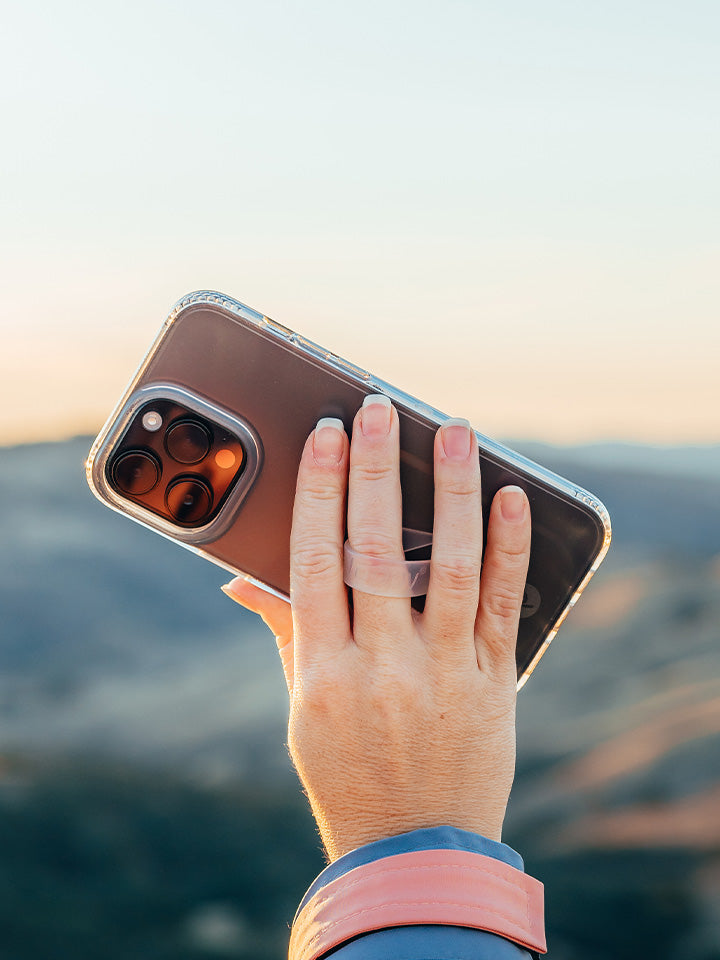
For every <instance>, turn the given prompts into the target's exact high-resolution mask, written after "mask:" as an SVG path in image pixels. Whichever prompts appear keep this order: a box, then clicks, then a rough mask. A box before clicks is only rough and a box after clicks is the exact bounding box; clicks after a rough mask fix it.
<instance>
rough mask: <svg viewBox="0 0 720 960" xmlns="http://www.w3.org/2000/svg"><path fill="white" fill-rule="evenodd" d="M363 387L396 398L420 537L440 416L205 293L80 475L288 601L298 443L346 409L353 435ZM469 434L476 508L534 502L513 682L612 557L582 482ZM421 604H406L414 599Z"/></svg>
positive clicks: (139, 375)
mask: <svg viewBox="0 0 720 960" xmlns="http://www.w3.org/2000/svg"><path fill="white" fill-rule="evenodd" d="M371 393H384V394H386V395H387V396H389V397H390V398H391V400H392V402H393V404H394V406H395V407H396V409H397V412H398V416H399V420H400V445H401V452H400V478H401V485H402V490H403V528H404V529H405V530H406V531H411V532H412V533H413V535H414V536H416V538H417V535H418V533H419V534H423V533H425V534H427V537H426V538H425V541H426V542H427V541H429V539H430V535H431V531H432V522H433V441H434V435H435V432H436V430H437V428H438V426H439V425H440V424H442V423H443V421H444V420H446V419H447V416H446V415H445V414H443V413H441V412H440V411H439V410H435V409H434V408H432V407H430V406H428V405H427V404H425V403H423V402H421V401H420V400H417V399H415V398H414V397H411V396H409V395H407V394H405V393H403V392H402V391H400V390H397V389H396V388H394V387H392V386H391V385H390V384H388V383H385V382H384V381H382V380H380V379H378V378H377V377H374V376H373V375H372V374H370V373H368V372H367V371H366V370H362V369H361V368H360V367H357V366H355V364H353V363H350V362H348V361H347V360H343V359H342V358H341V357H339V356H337V355H336V354H334V353H331V352H330V351H329V350H325V349H324V348H323V347H320V346H318V345H317V344H316V343H313V342H312V341H310V340H307V339H306V338H305V337H302V336H300V335H299V334H297V333H294V332H293V331H292V330H289V329H288V328H287V327H284V326H282V324H279V323H276V322H275V321H274V320H271V319H269V318H268V317H266V316H264V315H263V314H261V313H258V312H257V311H255V310H253V309H251V308H250V307H248V306H245V304H242V303H240V302H239V301H237V300H233V299H232V298H231V297H227V296H225V295H223V294H221V293H215V292H212V291H200V292H196V293H191V294H189V295H188V296H186V297H184V298H183V299H182V300H180V301H178V303H177V304H176V305H175V306H174V307H173V309H172V311H171V312H170V315H169V316H168V318H167V320H166V321H165V322H164V324H163V325H162V327H161V329H160V332H159V334H158V336H157V338H156V339H155V342H154V343H153V344H152V346H151V347H150V349H149V351H148V353H147V354H146V356H145V358H144V359H143V361H142V363H141V364H140V367H139V368H138V370H137V372H136V374H135V376H134V377H133V379H132V380H131V382H130V384H129V385H128V387H127V389H126V391H125V393H124V395H123V396H122V397H121V399H120V401H119V402H118V404H117V407H116V408H115V410H114V411H113V412H112V414H111V415H110V417H109V419H108V421H107V423H106V424H105V426H104V427H103V429H102V430H101V431H100V434H99V435H98V437H97V439H96V440H95V442H94V443H93V445H92V449H91V450H90V453H89V456H88V459H87V463H86V472H87V478H88V482H89V484H90V487H91V489H92V491H93V492H94V493H95V495H96V496H97V497H98V498H99V499H100V500H101V501H102V502H103V503H105V504H107V505H108V506H109V507H111V508H113V509H114V510H117V511H119V512H120V513H123V514H126V515H127V516H129V517H131V518H133V519H134V520H136V521H138V522H139V523H142V524H143V525H144V526H146V527H149V528H151V529H152V530H155V531H157V532H158V533H160V534H163V535H164V536H166V537H168V538H169V539H171V540H173V541H175V542H176V543H179V544H181V545H183V546H184V547H186V548H188V549H190V550H193V551H194V552H195V553H197V554H199V555H200V556H202V557H205V558H206V559H208V560H211V561H212V562H214V563H216V564H218V565H219V566H220V567H223V568H224V569H225V570H228V571H230V572H231V573H233V574H243V575H245V576H248V577H250V578H251V579H253V580H254V581H255V582H256V583H258V584H259V585H260V586H261V587H263V588H264V589H265V590H268V591H270V592H271V593H274V594H276V595H279V596H282V597H284V598H286V599H287V598H288V597H289V589H290V587H289V576H290V555H289V542H290V526H291V520H292V508H293V499H294V495H295V481H296V477H297V469H298V464H299V461H300V454H301V452H302V449H303V445H304V443H305V440H306V439H307V436H308V435H309V434H310V432H311V431H312V430H313V428H314V426H315V424H316V423H317V421H318V420H319V419H320V418H321V417H339V418H340V419H341V420H342V421H343V423H344V424H345V428H346V430H347V431H348V434H350V431H351V428H352V422H353V417H354V416H355V413H356V412H357V410H358V408H359V407H360V406H361V405H362V402H363V399H364V398H365V396H367V395H368V394H371ZM477 438H478V442H479V448H480V462H481V469H482V488H483V514H484V516H485V518H487V515H488V511H489V506H490V502H491V500H492V498H493V496H494V495H495V493H496V492H497V491H498V490H499V489H500V487H502V486H505V485H506V484H517V485H518V486H521V487H522V488H523V489H524V490H525V492H526V493H527V496H528V498H529V501H530V507H531V511H532V550H531V556H530V566H529V571H528V577H527V585H526V588H525V596H524V598H523V606H522V614H521V620H520V628H519V634H518V644H517V672H518V686H522V685H523V684H524V683H525V682H526V681H527V679H528V677H529V676H530V674H531V673H532V671H533V670H534V668H535V667H536V665H537V663H538V662H539V660H540V658H541V657H542V655H543V653H544V652H545V650H546V649H547V647H548V645H549V644H550V641H551V640H552V638H553V637H554V636H555V634H556V632H557V630H558V628H559V626H560V624H561V623H562V621H563V620H564V618H565V616H566V615H567V613H568V611H569V610H570V608H571V607H572V606H573V605H574V604H575V602H576V601H577V599H578V597H579V596H580V594H581V593H582V591H583V589H584V588H585V586H586V584H587V583H588V581H589V579H590V577H591V576H592V574H593V573H594V572H595V570H597V568H598V566H599V564H600V562H601V561H602V559H603V557H604V556H605V554H606V552H607V550H608V547H609V545H610V536H611V533H610V518H609V516H608V513H607V510H606V509H605V507H604V506H603V504H602V503H601V502H600V501H599V500H598V499H597V497H595V496H593V495H592V494H591V493H588V492H587V491H586V490H583V489H581V488H580V487H578V486H576V485H575V484H574V483H571V482H570V481H568V480H565V479H563V478H562V477H560V476H558V475H556V474H554V473H552V472H550V471H549V470H546V469H544V468H543V467H541V466H539V465H538V464H536V463H533V462H532V461H530V460H528V459H526V458H525V457H522V456H521V455H520V454H517V453H515V452H513V451H512V450H510V449H508V448H507V447H504V446H502V445H501V444H499V443H496V442H495V441H493V440H490V439H489V438H487V437H485V436H483V435H482V434H480V433H478V434H477ZM486 522H487V520H486ZM425 549H427V548H425ZM425 556H426V555H425ZM407 557H408V559H423V558H424V555H423V553H422V551H421V550H420V551H418V550H415V551H414V552H409V553H408V554H407ZM423 602H424V601H423V598H415V599H414V600H413V603H414V604H415V605H416V606H418V607H419V608H422V604H423Z"/></svg>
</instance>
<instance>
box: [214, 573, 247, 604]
mask: <svg viewBox="0 0 720 960" xmlns="http://www.w3.org/2000/svg"><path fill="white" fill-rule="evenodd" d="M238 582H239V583H246V582H247V579H246V577H235V578H234V579H233V580H231V581H230V582H229V583H224V584H223V585H222V586H221V587H220V589H221V590H222V592H223V593H224V594H225V596H226V597H230V599H231V600H237V597H236V596H235V592H234V590H233V587H234V586H235V584H236V583H238Z"/></svg>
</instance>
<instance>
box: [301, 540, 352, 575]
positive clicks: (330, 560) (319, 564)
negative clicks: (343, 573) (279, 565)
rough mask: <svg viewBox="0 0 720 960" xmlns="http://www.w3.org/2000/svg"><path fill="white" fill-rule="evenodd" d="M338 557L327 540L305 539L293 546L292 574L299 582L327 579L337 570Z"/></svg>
mask: <svg viewBox="0 0 720 960" xmlns="http://www.w3.org/2000/svg"><path fill="white" fill-rule="evenodd" d="M339 563H340V557H339V554H338V552H337V550H335V549H334V548H332V547H331V546H330V545H329V544H328V542H327V538H321V537H318V538H316V539H310V538H308V539H305V540H303V541H301V542H300V543H296V544H295V549H294V550H293V555H292V562H291V566H292V574H293V577H295V578H298V579H300V580H316V579H317V578H327V577H328V576H329V575H330V574H331V573H334V572H335V571H336V570H337V569H338V565H339Z"/></svg>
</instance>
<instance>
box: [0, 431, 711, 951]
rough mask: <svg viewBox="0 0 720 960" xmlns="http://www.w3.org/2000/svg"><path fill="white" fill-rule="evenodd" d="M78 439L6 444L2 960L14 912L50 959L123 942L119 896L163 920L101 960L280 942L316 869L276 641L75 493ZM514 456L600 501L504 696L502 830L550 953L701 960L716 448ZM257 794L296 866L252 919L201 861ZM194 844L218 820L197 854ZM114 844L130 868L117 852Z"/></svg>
mask: <svg viewBox="0 0 720 960" xmlns="http://www.w3.org/2000/svg"><path fill="white" fill-rule="evenodd" d="M89 445H90V441H89V439H86V438H77V439H75V440H72V441H68V442H65V443H58V444H38V445H29V446H20V447H15V448H4V449H0V543H1V544H2V547H3V549H2V551H1V552H0V749H2V751H3V752H4V754H5V757H6V759H5V766H4V768H3V769H2V770H0V809H2V810H3V811H4V812H3V817H4V818H5V820H4V823H5V825H6V832H7V830H9V831H10V834H9V836H11V838H12V840H10V839H8V840H7V843H5V841H3V844H2V845H3V848H4V849H5V850H6V857H5V859H4V861H3V863H4V866H3V869H2V870H0V883H2V884H3V886H4V888H5V889H6V890H7V891H10V890H12V889H15V888H14V887H13V882H14V881H13V878H14V877H15V878H17V874H18V871H20V874H21V876H22V882H21V887H20V889H21V890H23V891H25V892H26V893H27V891H33V890H34V889H35V890H36V893H35V894H33V895H32V896H27V895H25V894H23V896H22V897H19V896H14V895H13V896H11V897H10V899H9V900H7V906H6V908H5V910H4V911H0V922H2V925H3V930H6V929H7V930H9V934H8V936H9V937H10V939H9V940H8V941H7V943H8V944H15V943H17V945H18V946H17V947H10V946H8V949H9V950H11V952H10V953H7V954H3V952H2V950H1V949H0V957H2V956H5V955H7V956H12V957H22V958H25V957H27V958H30V957H35V956H41V955H43V956H46V955H47V952H48V951H47V950H45V952H44V953H43V951H42V949H41V944H40V940H41V939H42V937H40V939H38V936H35V938H34V940H33V941H32V942H33V943H37V947H36V948H35V947H26V948H25V950H24V952H23V948H22V947H21V946H20V944H22V943H26V944H27V943H29V942H30V941H29V940H27V939H25V940H23V936H25V935H24V934H23V933H22V931H23V930H25V929H26V928H27V929H29V928H30V927H31V926H32V924H33V921H32V917H31V915H30V914H31V913H32V910H33V906H32V904H33V903H36V905H37V904H41V905H43V904H44V906H43V910H44V911H45V912H44V913H43V917H44V919H43V921H42V923H43V927H42V929H43V930H44V931H45V933H44V936H45V937H46V939H47V938H51V935H52V937H54V938H55V941H56V942H57V943H59V944H64V945H65V946H63V947H62V949H58V950H56V951H54V952H53V956H57V957H61V956H65V955H67V956H70V955H71V954H72V955H73V956H74V957H84V956H86V955H87V956H88V957H90V956H97V955H100V954H99V953H98V952H97V949H95V952H94V953H93V949H94V948H93V946H92V944H93V937H101V936H104V935H105V934H103V930H106V931H107V930H109V929H111V928H112V929H113V930H116V929H117V926H118V919H117V917H118V916H119V915H120V914H118V912H117V910H116V907H117V904H118V903H120V902H122V903H123V904H125V905H126V908H127V909H131V908H132V909H133V910H135V911H136V913H137V918H138V919H137V922H138V923H140V924H141V925H142V924H149V927H148V929H150V928H152V929H153V930H154V931H155V933H154V934H153V936H152V937H150V936H149V935H147V936H145V937H144V938H143V937H140V939H139V940H138V939H137V938H136V940H135V941H133V943H134V945H133V944H131V943H130V941H127V943H126V942H125V941H124V940H122V936H124V934H123V935H122V936H120V935H119V936H120V939H119V940H117V941H116V953H114V954H112V956H118V957H121V956H133V957H137V958H138V960H144V958H145V957H158V958H160V957H165V956H168V957H170V956H173V957H193V958H194V957H198V958H199V957H209V956H212V955H219V954H223V953H224V955H225V956H237V957H245V956H247V957H250V956H253V957H255V958H262V957H264V956H268V957H271V956H274V957H280V956H282V944H283V943H284V939H283V938H284V933H283V931H286V927H284V924H287V923H288V922H290V920H291V919H292V909H294V905H295V901H294V900H293V898H294V897H296V896H297V897H299V896H300V894H301V893H302V889H301V888H302V883H303V881H302V876H303V874H304V877H305V880H304V882H306V883H309V882H310V880H311V879H312V877H313V876H314V871H315V870H316V869H318V867H319V862H318V856H317V842H316V841H315V837H314V833H313V828H312V825H311V821H310V819H309V816H308V814H307V811H305V810H304V800H303V798H302V797H301V796H300V794H299V790H298V786H297V781H296V779H295V776H294V774H293V772H292V770H291V768H290V764H289V761H288V758H287V754H286V751H285V748H284V737H285V723H286V716H287V704H286V693H285V688H284V682H283V678H282V671H281V669H280V665H279V660H278V658H277V654H276V652H275V649H274V642H273V639H272V637H271V636H270V634H269V633H268V632H267V630H266V629H265V628H264V627H263V625H262V624H261V623H260V622H259V621H258V620H257V619H256V618H254V617H252V616H251V615H249V614H246V613H245V612H244V611H242V610H240V609H239V608H238V607H237V606H236V605H234V604H232V603H231V602H230V601H228V600H227V599H226V598H224V597H223V596H222V595H221V594H220V593H219V591H218V586H219V585H220V584H221V583H223V582H224V581H225V580H226V579H227V576H226V574H225V573H224V572H223V571H222V570H220V569H219V568H216V567H214V566H213V565H211V564H209V563H206V562H204V561H202V560H200V559H198V558H197V557H195V556H193V555H192V554H190V553H189V552H187V551H184V550H181V549H178V548H177V547H176V546H174V545H171V544H169V543H168V542H167V541H165V540H163V539H162V538H160V537H158V536H156V535H155V534H153V533H151V532H150V531H147V530H145V529H144V528H142V527H140V526H139V525H137V524H134V523H131V522H129V521H127V520H126V519H125V518H122V517H120V516H118V515H116V514H114V513H112V512H111V511H109V510H107V509H106V508H104V507H103V506H101V505H100V504H99V503H98V502H97V501H96V500H95V499H94V498H93V497H92V495H91V494H90V492H89V490H88V488H87V485H86V483H85V478H84V469H83V461H84V457H85V455H86V453H87V450H88V448H89ZM517 449H520V450H521V452H523V453H525V454H526V455H528V456H530V457H532V458H534V459H537V460H538V461H539V462H541V463H543V464H544V465H546V466H549V467H551V468H552V469H555V470H558V471H559V472H561V473H563V474H564V475H566V476H568V477H569V478H571V479H572V480H574V481H576V482H578V483H580V484H582V485H583V486H586V487H588V488H589V489H590V490H592V491H593V492H594V493H596V494H597V495H598V496H600V498H601V499H602V500H603V501H604V502H605V504H606V505H607V507H608V509H609V511H610V514H611V517H612V519H613V532H614V538H613V546H612V548H611V551H610V554H609V555H608V558H607V560H606V561H605V563H604V564H603V566H602V567H601V569H600V571H599V573H598V574H597V575H596V577H595V579H594V581H593V582H592V584H591V585H590V587H589V588H588V591H587V593H586V595H585V596H584V597H583V598H582V600H581V601H580V603H579V604H578V606H577V607H576V608H575V609H574V610H573V611H572V613H571V615H570V617H569V618H568V620H567V621H566V623H565V625H564V626H563V627H562V629H561V631H560V633H559V635H558V637H557V638H556V640H555V641H554V642H553V646H552V648H551V650H550V651H549V653H548V654H547V655H546V657H545V659H544V660H543V662H542V664H541V665H540V666H539V667H538V669H537V671H536V673H535V674H534V675H533V677H532V679H531V680H530V682H529V683H528V684H527V686H526V687H525V688H524V690H523V691H522V693H521V695H520V698H519V708H518V713H519V733H518V740H519V757H518V777H517V782H516V787H515V790H514V792H513V796H512V799H511V806H510V810H509V815H508V821H507V840H508V842H509V843H511V844H513V845H515V846H516V847H517V848H518V849H519V850H520V851H521V852H522V853H523V855H524V856H525V858H526V862H527V865H528V869H529V870H530V871H531V872H533V873H534V874H535V875H536V876H539V877H540V878H541V879H543V880H544V881H545V882H546V886H547V906H548V933H549V941H550V945H551V953H550V956H551V957H552V958H555V960H574V958H578V960H580V958H582V960H594V958H598V960H599V958H601V957H602V958H605V957H608V956H612V957H616V958H624V957H637V956H653V957H656V958H659V960H664V958H667V960H674V958H681V957H682V958H683V960H718V958H720V919H719V918H720V447H714V448H688V449H676V450H658V449H654V448H641V447H629V446H626V445H603V446H600V447H589V448H577V449H572V448H552V447H547V446H543V445H538V444H522V445H517ZM258 797H261V798H262V799H261V800H260V801H258ZM153 798H154V799H153ZM148 805H149V807H148ZM228 805H229V806H228ZM148 809H150V810H151V812H148ZM218 809H222V810H223V811H225V812H224V813H223V814H222V817H221V821H222V824H223V827H222V831H221V834H222V837H224V839H222V838H221V837H220V836H219V835H218V833H217V831H215V832H214V833H213V829H214V828H213V827H212V826H211V825H212V823H214V822H215V821H216V818H217V816H220V814H218V813H217V811H218ZM228 809H235V810H237V813H238V816H237V820H236V821H234V819H233V817H232V816H231V815H228V814H227V811H228ZM276 809H277V811H278V813H277V815H278V817H282V818H283V819H284V820H285V821H286V822H288V823H290V822H292V823H293V824H295V825H296V827H297V829H296V830H295V836H296V840H295V841H294V842H296V843H297V847H296V857H297V864H296V866H297V867H298V869H296V870H293V871H292V876H290V875H288V876H285V875H284V872H283V869H282V865H281V862H280V861H281V859H282V858H281V857H280V860H278V866H277V868H276V867H272V868H271V867H268V869H267V870H266V871H265V873H263V877H264V878H265V879H262V880H258V883H266V884H267V895H268V897H269V898H270V899H272V900H273V902H274V903H275V904H276V907H277V909H276V912H275V913H273V912H272V911H270V912H269V913H268V914H267V915H266V914H262V916H260V915H259V914H258V915H257V916H255V913H254V911H255V910H256V908H255V907H252V906H249V905H248V903H250V901H248V902H247V903H245V904H244V905H243V902H240V901H242V900H243V898H246V897H247V896H248V895H247V892H245V893H244V892H243V890H245V888H244V887H243V886H242V884H240V885H239V886H238V877H237V876H235V875H233V872H232V871H228V869H227V862H226V860H223V858H222V856H221V854H220V852H219V851H220V850H221V849H222V848H223V845H224V844H226V845H229V847H230V848H231V849H237V850H238V851H240V850H242V851H244V853H243V854H242V857H240V854H238V856H239V857H240V859H241V860H242V869H243V871H246V872H247V871H252V870H253V869H254V867H253V863H254V861H255V859H256V858H262V857H263V856H264V855H265V854H264V852H263V844H262V842H261V841H259V840H258V838H261V837H263V836H265V835H267V834H268V831H270V832H272V827H271V826H269V821H268V819H267V818H266V819H265V820H263V819H262V817H261V811H262V810H264V811H266V812H267V811H270V810H276ZM152 811H154V812H152ZM213 811H214V812H213ZM148 818H149V819H148ZM153 818H154V819H153ZM151 822H152V823H153V824H155V826H154V827H152V828H151V827H150V826H148V824H149V823H151ZM8 824H12V827H8V826H7V825H8ZM65 828H67V836H64V832H65ZM193 831H195V832H196V834H197V835H200V834H203V835H205V834H208V835H209V834H212V837H213V839H212V840H208V842H207V843H206V844H205V846H204V848H203V849H204V853H202V854H200V853H199V848H198V846H197V843H196V842H195V841H193V840H192V834H193ZM223 831H224V832H223ZM124 836H127V837H130V838H132V837H135V838H136V839H135V841H133V842H134V843H135V847H133V849H134V850H135V853H134V854H133V855H132V856H128V857H124V856H120V853H119V851H121V850H122V838H123V837H124ZM138 838H140V839H138ZM143 838H144V839H143ZM141 840H142V842H141ZM290 842H293V841H292V840H291V841H290ZM143 843H144V844H145V846H144V847H143ZM274 849H275V848H272V850H271V849H270V848H268V851H267V857H268V860H267V863H268V864H269V863H271V862H272V863H275V861H274V860H273V857H276V856H278V857H279V856H280V854H279V853H276V852H273V850H274ZM88 851H90V852H88ZM213 851H215V853H213ZM103 857H104V859H103ZM213 857H215V858H216V859H217V861H218V875H217V876H216V878H215V880H214V881H212V880H211V879H210V874H211V873H212V863H213V862H214V860H213ZM133 858H134V859H133ZM143 858H145V859H144V860H143ZM199 861H202V864H203V866H202V870H203V871H205V873H203V876H204V877H205V880H204V881H203V883H204V886H203V885H202V884H201V885H200V886H198V887H194V886H193V884H192V883H188V884H186V885H185V886H182V885H180V887H182V889H181V888H180V887H178V885H177V884H176V885H175V886H174V887H173V891H174V892H173V894H172V896H170V895H169V899H168V900H167V901H164V902H163V903H160V902H157V903H156V900H157V890H156V881H157V882H158V883H159V882H160V880H159V879H158V878H160V877H162V876H164V875H165V873H164V872H167V870H168V869H169V868H168V863H170V862H173V863H174V864H175V867H174V870H175V872H176V873H177V871H180V872H181V873H182V872H183V871H186V870H187V871H190V873H192V871H193V869H195V868H194V867H193V864H197V863H199ZM78 864H79V865H78ZM305 867H306V869H304V868H305ZM208 871H209V872H208ZM171 872H172V871H171ZM206 874H207V876H206ZM70 876H72V877H73V878H74V879H73V882H72V883H70V882H69V879H68V878H69V877H70ZM82 877H86V881H83V880H82ZM93 877H94V878H95V879H94V880H93ZM98 878H100V879H98ZM149 878H150V879H149ZM153 878H155V879H153ZM285 881H287V882H285ZM98 883H100V886H101V887H102V885H103V884H106V885H107V897H108V898H109V900H108V902H107V903H104V906H102V909H101V908H100V907H98V910H97V914H96V915H97V922H94V923H90V922H89V921H88V922H87V923H85V924H80V925H79V926H77V924H76V927H73V926H72V924H71V928H72V929H69V928H68V927H67V920H66V919H63V918H67V917H68V916H70V915H77V911H78V910H82V905H83V903H84V902H85V901H84V898H86V897H96V898H97V897H98V896H99V894H98V889H99V888H98ZM201 888H202V889H201ZM38 891H41V895H40V894H39V893H38ZM53 891H54V892H53ZM60 891H64V894H63V896H64V897H65V899H64V900H63V902H64V903H65V904H66V906H65V908H64V909H63V910H56V909H54V908H53V906H52V904H53V903H54V902H55V901H54V898H55V897H57V896H59V892H60ZM73 897H75V900H73V899H72V898H73ZM173 897H174V899H173ZM68 898H69V899H68ZM113 898H115V900H113ZM117 898H119V900H118V899H117ZM0 899H2V898H0ZM21 901H22V903H24V904H25V906H24V907H23V906H21ZM108 903H109V904H110V905H109V906H108ZM11 904H12V905H13V906H11ZM142 904H145V906H144V907H143V906H142ZM153 904H155V906H153ZM38 909H40V908H39V907H38ZM23 911H25V912H23ZM28 911H30V913H28ZM248 911H249V913H248ZM120 912H122V911H120ZM2 913H4V914H5V915H4V916H2ZM103 918H104V919H103ZM188 918H189V919H188ZM193 918H194V919H193ZM198 918H199V919H198ZM35 919H36V920H37V917H36V918H35ZM64 923H65V926H63V924H64ZM8 924H9V926H8ZM103 924H105V927H103ZM273 924H275V926H276V928H277V929H279V931H280V934H281V936H280V937H279V940H278V939H277V938H276V939H275V940H273V938H272V935H271V933H269V932H268V931H271V930H272V929H273ZM23 925H24V926H23ZM262 930H264V931H265V934H263V935H262V936H261V931H262ZM13 931H15V933H13ZM53 931H54V933H53ZM163 931H164V932H163ZM183 931H184V932H183ZM188 931H190V932H188ZM193 931H194V932H193ZM198 931H200V932H199V933H198ZM223 931H224V932H223ZM15 934H17V938H16V940H13V936H15ZM48 942H50V940H48ZM140 942H142V943H143V944H145V946H144V947H142V948H141V947H140V946H139V943H140ZM261 942H263V943H265V945H266V951H265V952H263V950H264V949H265V948H261V946H260V945H259V944H260V943H261ZM123 943H125V946H123V945H122V944H123ZM152 944H155V946H154V947H153V946H152ZM278 944H280V946H278ZM143 951H144V952H143ZM103 955H105V956H110V954H109V953H107V952H105V953H104V954H103Z"/></svg>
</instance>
